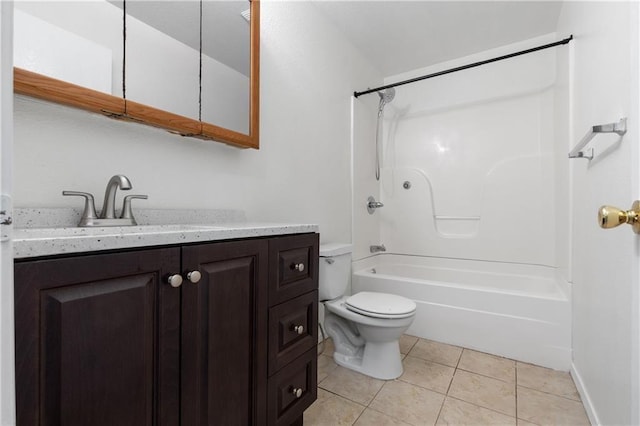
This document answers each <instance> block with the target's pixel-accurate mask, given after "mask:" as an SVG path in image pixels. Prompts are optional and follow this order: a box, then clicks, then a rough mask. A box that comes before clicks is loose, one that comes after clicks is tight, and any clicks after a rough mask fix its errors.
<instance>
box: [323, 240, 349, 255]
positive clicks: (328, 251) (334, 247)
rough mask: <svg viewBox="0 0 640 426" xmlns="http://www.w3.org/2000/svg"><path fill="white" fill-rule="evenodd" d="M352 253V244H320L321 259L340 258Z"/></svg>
mask: <svg viewBox="0 0 640 426" xmlns="http://www.w3.org/2000/svg"><path fill="white" fill-rule="evenodd" d="M347 253H351V244H347V243H328V244H320V257H331V256H340V255H341V254H347Z"/></svg>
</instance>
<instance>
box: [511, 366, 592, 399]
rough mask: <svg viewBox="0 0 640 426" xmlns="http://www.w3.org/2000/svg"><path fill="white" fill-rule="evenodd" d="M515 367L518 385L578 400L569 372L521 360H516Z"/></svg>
mask: <svg viewBox="0 0 640 426" xmlns="http://www.w3.org/2000/svg"><path fill="white" fill-rule="evenodd" d="M517 368H518V386H524V387H527V388H530V389H535V390H539V391H542V392H547V393H552V394H554V395H558V396H564V397H565V398H570V399H573V400H575V401H580V395H579V394H578V390H577V389H576V385H575V384H574V383H573V380H572V379H571V375H570V374H569V373H565V372H563V371H555V370H551V369H550V368H544V367H538V366H537V365H531V364H525V363H523V362H518V363H517Z"/></svg>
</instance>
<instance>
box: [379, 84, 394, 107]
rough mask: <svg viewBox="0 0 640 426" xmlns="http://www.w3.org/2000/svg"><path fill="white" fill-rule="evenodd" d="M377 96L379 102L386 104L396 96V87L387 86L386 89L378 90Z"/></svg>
mask: <svg viewBox="0 0 640 426" xmlns="http://www.w3.org/2000/svg"><path fill="white" fill-rule="evenodd" d="M378 96H380V102H384V103H385V104H388V103H389V102H391V101H392V100H393V98H395V97H396V89H394V88H393V87H389V88H388V89H385V90H382V91H380V92H378Z"/></svg>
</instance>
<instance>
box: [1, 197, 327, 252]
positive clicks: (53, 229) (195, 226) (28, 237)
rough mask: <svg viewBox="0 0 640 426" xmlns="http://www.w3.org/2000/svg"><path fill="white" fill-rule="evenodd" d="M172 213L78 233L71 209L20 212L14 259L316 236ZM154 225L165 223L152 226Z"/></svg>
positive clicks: (232, 218) (235, 218)
mask: <svg viewBox="0 0 640 426" xmlns="http://www.w3.org/2000/svg"><path fill="white" fill-rule="evenodd" d="M26 210H30V211H28V212H25V211H26ZM53 210H58V211H57V212H52V211H53ZM173 212H174V213H175V215H172V214H169V213H167V211H164V210H163V211H160V213H159V214H154V213H153V212H152V211H151V210H149V211H147V212H145V213H143V214H140V215H137V217H144V218H145V222H146V224H145V225H139V226H124V227H95V228H94V227H91V228H78V227H76V226H74V225H71V223H69V222H72V223H73V222H74V221H75V220H76V219H77V218H76V216H77V211H75V210H72V209H46V211H45V209H21V211H19V212H15V213H16V214H15V217H16V219H17V223H16V225H17V227H16V228H14V230H13V236H12V240H13V253H14V258H16V259H21V258H30V257H40V256H53V255H58V254H68V253H85V252H91V251H101V250H114V249H123V248H135V247H152V246H162V245H172V244H185V243H197V242H208V241H220V240H230V239H238V238H252V237H264V236H273V235H285V234H298V233H307V232H318V226H317V225H312V224H290V223H261V222H249V221H246V220H245V217H244V214H243V213H242V214H238V213H237V212H234V211H224V213H222V214H221V213H220V211H215V213H214V211H208V212H202V211H187V210H175V211H173ZM70 213H72V214H71V215H70ZM63 216H64V217H63ZM42 218H44V221H43V220H41V219H42ZM172 218H173V220H172ZM138 221H139V223H140V222H142V220H140V219H138ZM157 221H164V222H169V223H154V222H157ZM145 222H143V223H145ZM171 222H174V223H171ZM48 224H51V225H50V226H49V227H47V226H46V225H48ZM43 225H44V226H43Z"/></svg>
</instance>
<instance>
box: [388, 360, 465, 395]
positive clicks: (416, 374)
mask: <svg viewBox="0 0 640 426" xmlns="http://www.w3.org/2000/svg"><path fill="white" fill-rule="evenodd" d="M402 366H403V367H404V373H403V374H402V376H400V380H402V381H404V382H408V383H411V384H414V385H418V386H420V387H423V388H427V389H431V390H433V391H436V392H440V393H444V394H446V393H447V390H448V389H449V384H451V379H453V373H454V372H455V371H456V370H455V368H453V367H447V366H446V365H442V364H437V363H435V362H431V361H427V360H424V359H420V358H414V357H412V356H409V355H407V357H406V358H405V359H404V360H403V361H402Z"/></svg>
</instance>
